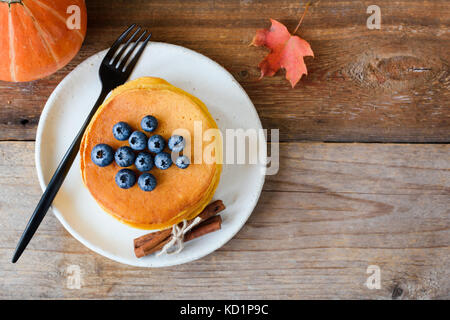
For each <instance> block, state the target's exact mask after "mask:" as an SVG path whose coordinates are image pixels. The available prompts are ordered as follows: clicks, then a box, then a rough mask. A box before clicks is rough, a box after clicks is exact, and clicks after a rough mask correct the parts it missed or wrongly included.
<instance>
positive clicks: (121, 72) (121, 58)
mask: <svg viewBox="0 0 450 320" xmlns="http://www.w3.org/2000/svg"><path fill="white" fill-rule="evenodd" d="M133 30H134V32H133V34H132V35H131V36H130V37H128V36H129V35H130V33H131V32H132V31H133ZM140 31H141V27H136V25H135V24H133V25H131V26H130V27H128V29H127V30H125V32H124V33H122V34H121V35H120V37H119V38H118V39H117V40H116V42H114V44H113V45H112V46H111V48H110V49H109V51H108V53H107V54H106V56H105V58H104V59H103V61H102V63H101V65H100V70H99V75H100V80H101V82H102V91H101V93H100V96H99V97H98V99H97V102H96V103H95V105H94V107H93V108H92V110H91V112H90V113H89V115H88V117H87V119H86V121H85V122H84V124H83V126H82V127H81V129H80V131H79V132H78V134H77V136H76V137H75V139H74V140H73V142H72V144H71V145H70V147H69V149H68V150H67V151H66V154H65V155H64V157H63V159H62V160H61V162H60V163H59V166H58V168H57V169H56V171H55V173H54V174H53V177H52V179H51V180H50V182H49V184H48V186H47V189H46V190H45V192H44V194H43V195H42V197H41V200H40V201H39V203H38V205H37V207H36V209H35V210H34V212H33V215H32V216H31V218H30V221H28V224H27V226H26V228H25V231H24V232H23V234H22V237H21V238H20V240H19V243H18V244H17V247H16V251H15V252H14V256H13V258H12V262H13V263H15V262H16V261H17V260H18V259H19V257H20V256H21V254H22V252H23V251H24V250H25V248H26V246H27V245H28V243H29V242H30V240H31V238H32V237H33V235H34V233H35V232H36V230H37V228H38V227H39V225H40V224H41V222H42V219H44V217H45V214H46V213H47V211H48V209H49V208H50V206H51V204H52V202H53V199H54V198H55V196H56V194H57V193H58V190H59V188H60V187H61V185H62V183H63V182H64V179H65V178H66V176H67V173H68V172H69V170H70V167H71V166H72V163H73V161H74V159H75V157H76V155H77V153H78V151H79V149H80V143H81V139H82V137H83V134H84V131H85V130H86V128H87V126H88V125H89V122H90V121H91V119H92V117H93V116H94V114H95V112H96V111H97V109H98V107H99V106H100V105H101V104H102V102H103V100H105V98H106V96H107V95H108V93H109V92H110V91H111V90H113V89H114V88H116V87H117V86H119V85H121V84H124V83H125V81H127V79H128V77H129V76H130V74H131V72H132V71H133V69H134V67H135V65H136V63H137V61H138V60H139V57H140V56H141V54H142V52H143V51H144V49H145V46H146V45H147V43H148V41H149V40H150V37H151V35H152V34H151V33H149V32H147V30H145V31H143V32H140ZM127 37H128V40H126V41H125V39H127ZM144 38H145V40H143V39H144ZM139 44H141V46H140V47H139V49H138V50H137V51H136V48H137V47H138V45H139ZM121 45H123V46H122V47H121ZM119 48H120V49H119ZM127 49H128V50H127ZM135 51H136V52H135ZM134 52H135V54H134V55H133V53H134ZM130 58H131V60H130ZM129 60H130V61H129ZM128 61H129V62H128Z"/></svg>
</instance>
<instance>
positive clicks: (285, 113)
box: [0, 0, 450, 142]
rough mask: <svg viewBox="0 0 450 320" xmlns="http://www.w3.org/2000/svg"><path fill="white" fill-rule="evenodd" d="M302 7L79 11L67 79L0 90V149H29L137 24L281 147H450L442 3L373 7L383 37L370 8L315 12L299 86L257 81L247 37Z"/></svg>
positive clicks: (203, 4) (93, 2)
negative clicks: (243, 96)
mask: <svg viewBox="0 0 450 320" xmlns="http://www.w3.org/2000/svg"><path fill="white" fill-rule="evenodd" d="M275 3H276V4H275ZM305 3H306V1H294V0H290V1H288V0H281V1H276V2H274V1H273V0H264V1H252V0H240V1H238V0H220V1H219V0H215V1H194V0H189V1H180V0H169V1H168V0H157V1H142V0H133V1H131V0H128V1H101V0H89V1H87V7H88V15H89V23H88V33H87V38H86V40H85V43H84V45H83V47H82V50H81V51H80V53H79V54H78V56H77V57H76V58H75V59H74V60H73V61H72V62H71V63H70V64H69V65H68V66H67V67H66V68H64V69H63V70H61V71H59V72H57V73H56V74H55V75H53V76H50V77H49V78H46V79H43V80H39V81H35V82H31V83H22V84H11V83H6V82H0V140H34V138H35V131H36V126H37V123H38V119H39V115H40V112H41V110H42V108H43V106H44V104H45V101H46V100H47V98H48V96H49V95H50V93H51V92H52V90H53V89H54V88H55V86H56V85H57V84H58V83H59V82H60V81H61V79H62V78H63V77H64V76H65V75H66V74H67V73H68V72H69V71H71V70H72V69H73V68H74V67H75V66H76V65H78V64H79V63H81V62H82V61H83V60H84V59H86V58H87V57H89V56H90V55H92V54H94V53H96V52H97V51H99V50H102V49H105V48H107V47H108V46H109V45H110V44H111V43H112V42H113V41H114V39H115V38H116V37H117V35H118V34H120V32H121V31H122V30H123V28H124V27H125V26H126V25H128V24H130V23H131V22H137V23H139V24H142V25H143V26H145V27H148V28H150V29H151V30H152V31H153V40H154V41H163V42H168V43H174V44H179V45H182V46H186V47H188V48H191V49H194V50H196V51H198V52H201V53H203V54H205V55H207V56H209V57H211V58H212V59H214V60H216V61H217V62H219V63H220V64H221V65H223V66H224V67H225V68H226V69H227V70H229V71H230V72H231V73H232V74H233V75H234V76H235V77H236V79H237V80H238V81H239V82H240V83H241V84H242V86H243V87H244V89H245V90H246V91H247V93H248V94H249V96H250V98H251V99H252V101H253V102H254V104H255V106H256V108H257V110H258V113H259V115H260V117H261V120H262V123H263V126H264V127H266V128H279V129H280V136H281V140H282V141H293V140H311V141H340V142H353V141H360V142H377V141H378V142H380V141H381V142H393V141H394V142H449V141H450V130H449V128H450V108H449V107H450V104H449V101H450V93H449V92H450V90H449V89H450V85H449V84H450V81H449V79H450V77H449V61H450V59H449V58H450V56H449V50H448V48H449V47H450V36H449V34H450V33H449V32H450V27H449V26H450V2H449V1H447V0H434V1H419V0H410V1H400V2H399V1H394V2H393V1H389V0H379V1H377V5H378V6H379V7H380V8H381V13H382V26H381V30H368V29H367V27H366V19H367V18H368V14H366V9H367V6H369V5H371V4H373V3H372V2H370V1H347V0H338V1H336V0H321V1H320V2H319V3H317V4H315V5H313V7H312V8H311V9H310V11H309V13H308V15H307V16H306V18H305V20H304V22H303V25H302V27H301V29H300V32H299V34H300V35H301V36H302V37H303V38H304V39H306V40H307V41H309V42H310V43H311V46H312V48H313V50H314V53H315V58H314V59H313V58H307V59H306V62H307V65H308V71H309V75H308V76H307V77H305V78H304V79H302V80H301V82H300V83H299V84H298V85H297V87H296V88H295V89H291V88H290V86H289V84H288V82H287V81H286V80H285V79H284V74H283V72H280V73H279V74H278V75H277V76H275V77H273V78H268V79H263V80H261V81H258V77H259V70H258V68H257V65H258V62H259V61H260V60H261V59H262V58H263V57H264V55H265V54H266V53H267V51H266V50H264V49H262V48H253V47H248V44H249V43H250V42H251V39H252V37H253V35H254V33H255V31H256V30H257V29H260V28H265V27H268V26H269V20H268V19H269V18H274V19H277V20H279V21H281V22H283V23H285V24H286V25H287V27H288V28H289V29H290V30H292V29H294V28H295V26H296V24H297V21H298V19H299V17H300V15H301V13H302V11H303V6H304V4H305Z"/></svg>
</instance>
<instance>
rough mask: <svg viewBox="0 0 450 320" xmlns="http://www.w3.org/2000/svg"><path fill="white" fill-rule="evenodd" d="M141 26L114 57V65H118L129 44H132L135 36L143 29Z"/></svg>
mask: <svg viewBox="0 0 450 320" xmlns="http://www.w3.org/2000/svg"><path fill="white" fill-rule="evenodd" d="M141 29H142V28H141V27H137V29H136V31H135V32H134V33H133V34H132V35H131V37H130V38H129V39H128V40H127V42H126V43H125V44H124V45H123V47H122V49H120V51H119V53H118V54H117V55H116V57H115V58H114V61H113V63H112V65H113V66H116V64H117V63H118V62H119V61H120V58H121V57H122V55H123V53H124V52H125V50H127V48H128V46H129V45H130V43H131V41H133V39H134V37H135V36H136V35H137V34H138V33H139V31H141Z"/></svg>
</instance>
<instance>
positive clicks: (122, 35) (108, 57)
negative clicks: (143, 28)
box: [103, 23, 136, 62]
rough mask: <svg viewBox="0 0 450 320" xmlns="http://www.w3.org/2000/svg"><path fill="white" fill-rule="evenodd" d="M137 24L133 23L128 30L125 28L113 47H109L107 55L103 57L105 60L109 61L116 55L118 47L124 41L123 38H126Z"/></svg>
mask: <svg viewBox="0 0 450 320" xmlns="http://www.w3.org/2000/svg"><path fill="white" fill-rule="evenodd" d="M135 26H136V24H135V23H133V24H132V25H131V26H129V27H128V29H127V30H125V31H124V32H123V33H122V34H121V35H120V37H119V38H117V40H116V42H114V43H113V45H112V46H111V48H110V49H109V51H108V52H107V53H106V56H105V57H104V58H103V62H109V60H111V59H112V57H114V53H115V52H116V50H117V48H118V47H119V46H120V44H121V43H122V41H123V39H125V38H126V37H127V36H128V34H129V33H130V31H131V30H133V28H134V27H135Z"/></svg>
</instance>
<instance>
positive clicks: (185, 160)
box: [175, 156, 191, 169]
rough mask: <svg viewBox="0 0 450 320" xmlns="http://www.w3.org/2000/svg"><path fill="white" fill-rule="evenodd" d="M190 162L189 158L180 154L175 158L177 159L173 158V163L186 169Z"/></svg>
mask: <svg viewBox="0 0 450 320" xmlns="http://www.w3.org/2000/svg"><path fill="white" fill-rule="evenodd" d="M190 163H191V161H189V158H188V157H186V156H180V157H178V158H177V160H175V164H176V165H177V167H178V168H180V169H186V168H187V167H189V164H190Z"/></svg>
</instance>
